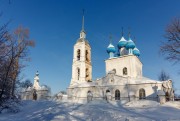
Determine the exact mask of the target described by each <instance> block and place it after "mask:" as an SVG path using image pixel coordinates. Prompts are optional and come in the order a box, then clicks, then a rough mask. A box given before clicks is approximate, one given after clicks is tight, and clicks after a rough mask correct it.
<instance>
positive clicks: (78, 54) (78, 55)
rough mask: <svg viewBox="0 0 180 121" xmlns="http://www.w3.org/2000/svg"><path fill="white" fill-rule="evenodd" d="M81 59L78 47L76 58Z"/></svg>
mask: <svg viewBox="0 0 180 121" xmlns="http://www.w3.org/2000/svg"><path fill="white" fill-rule="evenodd" d="M80 59H81V50H80V49H78V50H77V60H80Z"/></svg>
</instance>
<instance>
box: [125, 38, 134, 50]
mask: <svg viewBox="0 0 180 121" xmlns="http://www.w3.org/2000/svg"><path fill="white" fill-rule="evenodd" d="M134 48H135V43H134V42H133V41H132V40H131V38H129V40H128V41H127V44H126V49H134Z"/></svg>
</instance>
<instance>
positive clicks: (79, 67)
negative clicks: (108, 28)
mask: <svg viewBox="0 0 180 121" xmlns="http://www.w3.org/2000/svg"><path fill="white" fill-rule="evenodd" d="M91 81H92V65H91V46H90V45H89V42H88V40H86V32H85V30H84V13H83V18H82V30H81V32H80V37H79V39H78V40H77V42H76V44H75V45H74V54H73V64H72V78H71V83H70V85H75V84H79V83H83V82H91Z"/></svg>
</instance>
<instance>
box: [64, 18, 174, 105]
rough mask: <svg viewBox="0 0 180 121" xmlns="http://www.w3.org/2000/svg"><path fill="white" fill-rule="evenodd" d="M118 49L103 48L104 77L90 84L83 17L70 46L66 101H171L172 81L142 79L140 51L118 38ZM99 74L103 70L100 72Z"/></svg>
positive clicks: (130, 40)
mask: <svg viewBox="0 0 180 121" xmlns="http://www.w3.org/2000/svg"><path fill="white" fill-rule="evenodd" d="M117 47H118V49H116V48H115V46H114V45H113V44H112V43H110V44H109V46H108V47H107V53H108V54H109V58H107V59H106V60H105V68H106V75H105V76H104V77H102V78H98V79H96V80H92V64H91V46H90V43H89V42H88V40H87V39H86V32H85V30H84V16H83V23H82V30H81V32H80V37H79V39H78V40H77V41H76V43H75V45H74V54H73V62H72V78H71V82H70V85H69V87H68V88H67V95H68V99H69V100H72V101H74V102H89V101H93V100H107V101H120V102H121V103H124V102H127V101H131V100H141V99H148V100H158V92H160V93H159V95H160V94H162V95H165V96H166V100H170V99H171V98H173V97H172V96H173V93H174V91H173V89H172V81H171V80H166V81H163V82H162V81H157V80H152V79H149V78H147V77H144V76H143V69H142V67H143V64H142V62H141V60H140V59H139V56H140V51H139V50H138V49H137V46H136V45H135V43H134V42H133V40H132V39H131V38H130V36H129V38H128V39H127V40H126V39H125V38H124V36H123V34H122V37H121V38H120V40H119V42H118V43H117ZM102 71H103V70H102Z"/></svg>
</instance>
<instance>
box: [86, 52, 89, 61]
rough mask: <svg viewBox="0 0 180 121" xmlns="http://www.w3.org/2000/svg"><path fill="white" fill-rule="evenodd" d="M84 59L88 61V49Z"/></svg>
mask: <svg viewBox="0 0 180 121" xmlns="http://www.w3.org/2000/svg"><path fill="white" fill-rule="evenodd" d="M86 61H89V53H88V50H86Z"/></svg>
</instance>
